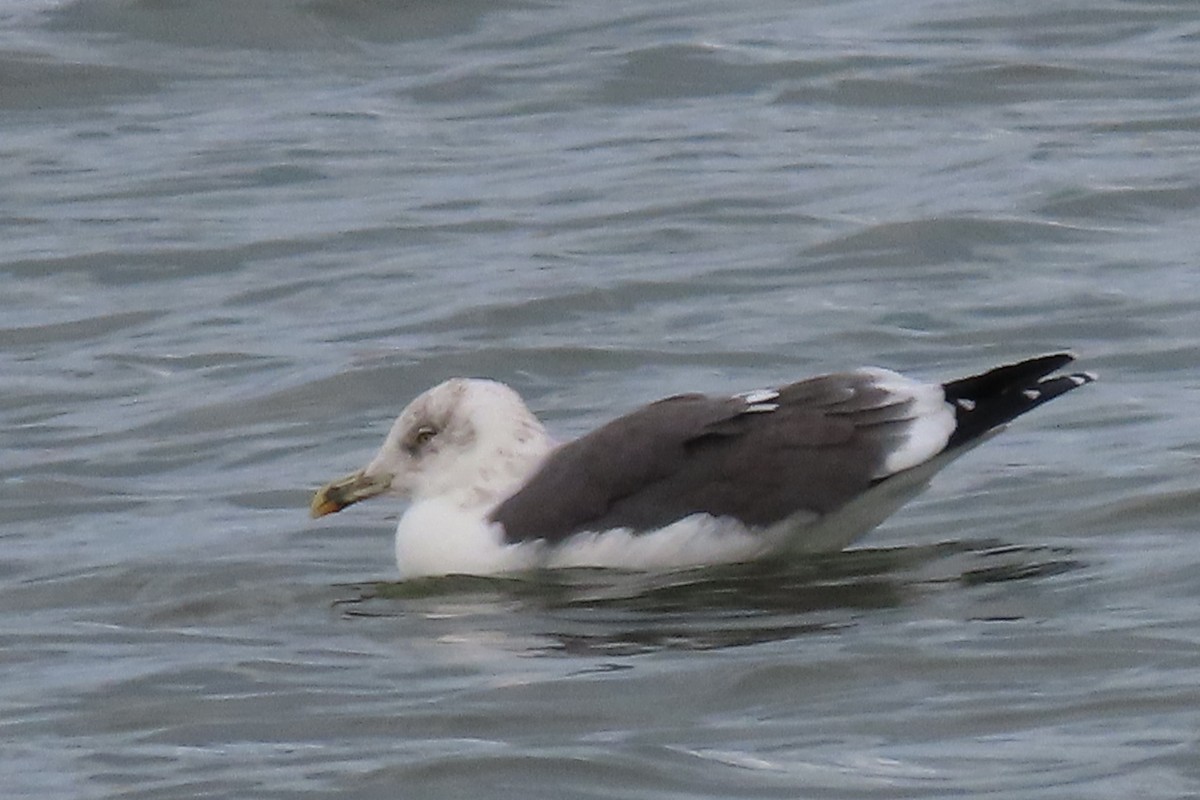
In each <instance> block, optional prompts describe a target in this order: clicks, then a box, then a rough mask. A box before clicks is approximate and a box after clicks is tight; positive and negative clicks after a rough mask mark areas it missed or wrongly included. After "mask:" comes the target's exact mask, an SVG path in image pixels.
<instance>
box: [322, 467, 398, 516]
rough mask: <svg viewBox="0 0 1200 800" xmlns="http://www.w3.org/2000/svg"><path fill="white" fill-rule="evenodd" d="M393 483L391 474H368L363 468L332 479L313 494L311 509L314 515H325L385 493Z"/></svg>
mask: <svg viewBox="0 0 1200 800" xmlns="http://www.w3.org/2000/svg"><path fill="white" fill-rule="evenodd" d="M391 485H392V476H391V475H366V474H364V473H363V471H362V470H359V471H358V472H355V473H354V474H353V475H347V476H346V477H344V478H338V479H337V480H336V481H330V482H329V483H327V484H325V485H324V486H322V487H321V488H320V489H318V490H317V493H316V494H314V495H313V499H312V504H311V505H310V506H309V511H310V512H311V513H312V515H313V517H314V518H315V517H323V516H325V515H326V514H332V513H334V512H335V511H341V510H342V509H343V508H345V507H346V506H348V505H351V504H353V503H357V502H358V501H359V500H366V499H367V498H368V497H374V496H375V495H377V494H383V493H384V492H386V491H387V490H388V489H389V488H390V487H391Z"/></svg>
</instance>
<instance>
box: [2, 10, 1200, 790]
mask: <svg viewBox="0 0 1200 800" xmlns="http://www.w3.org/2000/svg"><path fill="white" fill-rule="evenodd" d="M1198 36H1200V17H1198V16H1197V15H1196V13H1195V9H1194V7H1193V5H1192V4H1191V3H1186V2H1178V3H1172V2H1166V1H1165V0H1164V1H1163V2H1150V1H1149V0H1146V1H1145V2H1116V1H1115V0H1110V2H1102V3H1095V2H1089V3H1082V2H1068V1H1067V0H1061V1H1056V2H1052V3H1045V2H1037V3H1034V2H1017V3H1013V2H1005V3H1001V2H998V0H976V1H975V2H969V3H943V2H932V1H927V2H910V3H902V4H897V3H883V2H871V1H870V0H857V1H856V2H815V1H814V2H805V3H795V2H778V3H773V2H766V1H765V0H764V1H763V2H750V3H738V4H729V3H715V2H702V1H701V0H679V2H674V3H661V2H660V3H638V2H627V3H602V4H582V3H561V2H560V3H545V2H540V3H533V2H525V3H511V2H491V3H477V2H457V3H437V4H435V3H432V2H417V3H387V2H371V1H370V0H361V1H358V2H301V1H300V0H290V1H287V0H262V2H255V3H244V2H233V1H232V0H226V1H225V2H222V1H221V0H214V1H213V2H194V3H179V2H167V0H157V1H151V0H142V1H141V2H134V1H133V0H87V1H85V2H75V3H64V2H54V1H53V0H41V1H40V2H36V3H34V2H25V1H24V0H22V2H13V1H11V0H10V1H9V2H4V3H0V186H2V187H3V189H2V191H0V233H2V237H0V281H2V282H3V292H0V374H2V375H3V378H4V379H3V381H0V424H2V426H3V430H4V435H3V438H2V439H0V508H2V509H3V511H0V547H2V551H0V552H2V553H3V559H2V561H0V643H2V649H0V676H2V677H0V730H2V733H0V763H2V765H3V774H4V776H5V777H4V784H5V786H4V794H5V796H6V797H25V796H36V797H41V798H44V797H64V798H67V797H70V798H106V797H135V798H167V797H197V796H204V797H229V798H233V797H295V796H300V795H304V796H309V797H320V796H338V797H341V796H350V797H360V798H371V797H396V796H403V797H422V798H426V797H461V796H467V795H469V796H482V797H497V798H498V797H518V796H519V797H522V798H529V797H553V798H575V797H578V798H585V797H606V798H607V797H631V798H632V797H637V798H647V797H662V798H667V797H670V798H699V797H714V798H716V797H720V798H728V797H780V798H794V797H817V796H820V797H887V798H895V797H930V796H954V797H961V796H964V795H972V794H984V793H987V794H989V796H994V797H1012V798H1076V797H1088V798H1097V797H1112V798H1127V797H1133V796H1136V797H1146V798H1159V797H1161V798H1176V797H1184V796H1191V795H1195V794H1198V793H1200V742H1198V739H1200V735H1198V734H1197V731H1200V689H1198V688H1197V687H1198V686H1200V612H1197V608H1198V604H1197V599H1198V598H1200V578H1198V577H1197V576H1198V575H1200V546H1197V544H1196V542H1195V539H1194V537H1195V534H1196V532H1197V530H1196V529H1197V521H1198V520H1200V487H1198V485H1197V480H1196V476H1197V474H1198V470H1197V463H1198V460H1200V422H1197V417H1196V414H1195V407H1196V401H1197V397H1198V390H1200V374H1198V372H1197V353H1198V351H1197V344H1198V336H1197V330H1198V328H1197V319H1200V316H1198V312H1200V278H1198V277H1197V274H1198V273H1197V272H1196V268H1195V256H1196V244H1195V242H1196V235H1195V218H1196V215H1197V209H1198V207H1200V177H1198V176H1200V93H1198V92H1197V89H1196V81H1195V76H1196V74H1197V70H1198V68H1200V50H1197V48H1196V41H1197V37H1198ZM1064 347H1069V348H1072V349H1074V350H1076V351H1078V352H1079V353H1080V354H1081V356H1082V359H1081V361H1082V365H1083V366H1084V368H1088V369H1094V370H1097V371H1098V372H1100V373H1101V376H1102V381H1101V382H1100V383H1098V384H1095V385H1093V386H1089V387H1087V388H1086V389H1083V390H1080V391H1079V392H1075V393H1073V394H1072V395H1071V396H1070V397H1068V398H1064V399H1062V400H1060V401H1057V402H1056V403H1055V404H1053V405H1052V406H1049V407H1047V408H1045V409H1042V410H1040V411H1039V412H1038V413H1036V414H1034V415H1031V416H1030V417H1029V418H1026V419H1024V420H1022V421H1021V422H1019V423H1018V424H1016V425H1014V426H1013V427H1012V429H1011V430H1010V431H1009V432H1007V433H1006V434H1004V435H1003V436H1002V437H1000V438H998V439H996V440H994V441H992V442H990V443H988V444H987V445H986V446H985V447H983V448H980V449H979V450H977V451H976V452H974V453H972V454H971V455H970V456H968V457H967V458H965V459H963V460H962V461H961V462H959V464H960V466H961V468H960V469H956V470H955V471H953V472H951V473H947V474H945V475H943V476H941V477H940V478H939V479H938V481H937V482H936V483H935V486H934V488H933V490H932V491H931V492H930V493H929V494H927V495H926V496H925V497H924V498H922V499H920V500H918V501H917V502H915V503H913V504H912V505H910V506H909V507H908V508H907V509H906V510H905V511H904V512H902V513H901V514H900V515H898V516H897V517H895V518H894V519H893V520H892V521H891V522H889V523H888V524H887V525H885V526H884V527H883V528H881V529H880V530H878V531H877V532H875V533H874V534H873V535H872V536H871V537H869V538H868V539H866V540H865V541H864V542H863V543H862V546H861V547H859V548H858V549H856V550H854V551H851V552H848V553H844V554H838V555H834V556H830V557H825V558H820V559H813V560H810V561H806V562H803V563H795V564H786V565H775V566H754V567H738V568H724V569H719V570H707V571H705V570H701V571H698V572H689V573H682V574H677V575H668V576H646V575H614V574H605V573H596V572H588V571H584V572H578V573H576V572H568V573H563V574H557V575H540V576H523V577H518V578H511V579H496V580H477V579H471V580H467V579H446V580H440V581H425V582H416V583H413V584H404V585H397V584H394V583H391V582H390V580H391V578H392V577H393V571H392V570H393V565H392V563H391V560H390V559H391V557H390V539H389V536H390V532H391V529H392V527H393V526H394V522H395V519H396V515H397V514H398V512H399V510H400V509H399V508H398V507H396V506H389V505H388V504H387V503H383V502H380V503H378V504H365V505H363V506H361V507H356V508H355V509H353V510H351V511H347V512H345V513H344V514H342V515H338V517H334V518H332V519H331V520H323V521H320V522H315V523H314V522H311V521H309V520H308V519H307V518H306V506H307V502H308V497H309V493H310V492H311V490H312V489H313V488H314V487H315V486H316V485H318V484H320V483H322V482H323V481H325V480H327V479H328V478H330V477H333V476H335V475H338V474H342V473H343V472H344V471H346V470H348V469H351V468H354V467H357V466H359V465H361V464H362V463H363V462H364V460H365V459H366V458H367V457H368V455H369V454H370V453H371V452H372V450H373V449H374V447H375V446H376V445H377V444H378V441H379V440H380V439H381V437H382V435H383V433H384V432H385V430H386V428H387V426H388V424H389V422H390V420H391V418H392V417H393V416H394V414H395V413H396V411H397V410H398V409H399V408H400V407H401V406H402V405H403V404H404V403H405V402H406V401H407V400H408V399H409V398H410V397H411V396H412V395H414V394H415V393H417V392H418V391H420V390H422V389H424V388H425V387H427V386H428V385H430V384H431V383H433V382H435V381H437V380H439V379H441V378H444V377H448V376H450V375H456V374H473V375H489V376H493V377H497V378H500V379H502V380H505V381H507V382H509V383H511V384H513V385H514V386H515V387H517V388H518V389H519V390H520V391H521V392H522V393H523V394H525V395H526V397H527V398H528V399H529V402H530V404H531V405H532V407H533V408H534V409H535V410H537V411H538V412H539V413H541V414H542V415H543V417H544V418H545V419H546V420H547V421H548V423H549V424H550V425H551V427H552V428H553V429H554V430H555V431H556V432H557V433H559V434H561V435H564V436H566V435H572V434H577V433H580V432H583V431H586V430H588V429H589V428H591V427H592V426H594V425H596V424H598V423H600V422H602V421H603V420H605V419H606V418H608V417H610V416H612V415H614V414H617V413H620V412H622V411H624V410H628V409H629V408H631V407H633V406H636V405H637V404H640V403H642V402H646V401H649V400H652V399H655V398H657V397H661V396H663V395H666V394H669V393H672V392H677V391H683V390H697V389H700V390H709V391H727V390H741V389H747V388H753V387H756V386H761V385H764V384H771V383H774V382H777V381H779V380H783V379H787V378H792V377H799V376H802V375H806V374H811V373H814V372H819V371H822V370H826V369H837V368H842V367H847V366H855V365H859V364H863V363H871V364H879V365H884V366H889V367H893V368H897V369H901V370H905V371H909V372H912V373H914V374H918V375H924V376H926V377H930V378H942V377H954V376H957V375H958V374H960V373H964V374H965V373H966V372H968V371H971V370H975V369H981V368H984V367H988V366H991V365H992V364H994V363H999V362H1001V361H1004V360H1007V359H1012V358H1016V357H1020V356H1025V355H1028V354H1033V353H1037V352H1042V351H1048V350H1052V349H1057V348H1064Z"/></svg>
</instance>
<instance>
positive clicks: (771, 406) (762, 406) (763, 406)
mask: <svg viewBox="0 0 1200 800" xmlns="http://www.w3.org/2000/svg"><path fill="white" fill-rule="evenodd" d="M777 408H779V403H751V404H750V405H748V406H746V411H745V413H747V414H750V413H761V412H763V411H774V410H775V409H777Z"/></svg>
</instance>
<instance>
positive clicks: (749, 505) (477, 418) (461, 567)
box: [311, 353, 1095, 578]
mask: <svg viewBox="0 0 1200 800" xmlns="http://www.w3.org/2000/svg"><path fill="white" fill-rule="evenodd" d="M1073 360H1074V357H1073V356H1072V355H1070V354H1068V353H1055V354H1051V355H1043V356H1038V357H1036V358H1030V359H1027V360H1024V361H1020V362H1017V363H1013V364H1007V365H1005V366H1000V367H996V368H995V369H991V370H988V371H987V372H983V373H981V374H978V375H972V376H970V377H966V378H961V379H958V380H952V381H948V382H946V383H927V382H923V381H918V380H914V379H912V378H908V377H905V376H903V375H901V374H899V373H897V372H893V371H891V370H888V369H881V368H878V367H864V368H860V369H854V370H850V371H846V372H839V373H833V374H828V375H820V376H817V377H812V378H808V379H805V380H801V381H797V382H795V383H789V384H786V385H783V386H779V387H777V388H771V389H758V390H754V391H749V392H743V393H740V394H732V395H724V396H709V395H703V394H682V395H676V396H673V397H668V398H665V399H663V400H659V401H657V402H654V403H651V404H649V405H646V406H643V407H641V408H638V409H636V410H634V411H632V412H630V413H628V414H625V415H624V416H621V417H618V418H617V419H615V420H613V421H611V422H609V423H607V424H606V425H603V426H602V427H600V428H597V429H596V430H594V431H592V432H591V433H588V434H586V435H584V436H582V437H580V438H578V439H575V440H573V441H569V442H566V443H561V444H560V443H557V442H555V440H554V439H552V438H551V436H550V434H549V433H548V432H547V431H546V428H545V427H544V426H543V425H542V424H541V423H540V422H539V421H538V419H537V417H535V416H534V415H533V413H532V412H531V411H530V410H529V408H528V407H527V406H526V405H525V403H524V401H522V399H521V397H520V396H519V395H518V394H517V393H516V392H515V391H514V390H512V389H511V388H509V387H508V386H506V385H504V384H502V383H498V382H496V381H492V380H484V379H478V378H453V379H451V380H448V381H445V382H444V383H441V384H439V385H437V386H435V387H433V388H432V389H429V390H427V391H425V392H424V393H422V394H421V395H419V396H417V397H416V398H415V399H414V400H413V401H412V402H411V403H409V404H408V406H407V407H406V408H405V409H404V410H403V411H402V412H401V413H400V416H399V417H398V418H397V419H396V421H395V423H394V424H393V425H392V427H391V430H390V431H389V433H388V435H387V438H386V439H385V440H384V443H383V446H382V447H381V448H380V449H379V451H378V453H376V455H375V457H374V458H372V459H371V461H370V462H369V463H368V464H367V465H366V466H365V467H364V468H363V469H361V470H359V471H357V472H355V473H353V474H351V475H347V476H346V477H344V478H340V479H338V480H335V481H332V482H330V483H328V484H326V485H325V486H323V487H322V488H321V489H319V490H318V491H317V492H316V494H315V495H314V496H313V500H312V505H311V512H312V516H314V517H320V516H324V515H326V514H330V513H333V512H335V511H340V510H342V509H343V508H345V507H346V506H349V505H351V504H353V503H357V502H359V501H361V500H365V499H367V498H370V497H375V496H379V495H391V496H395V497H399V498H405V499H407V500H409V501H410V505H409V506H408V509H407V510H406V511H405V513H404V514H403V516H402V517H401V518H400V522H399V525H398V526H397V528H396V537H395V554H396V563H397V566H398V567H399V570H400V575H401V577H402V578H416V577H423V576H435V575H448V574H471V575H491V574H497V573H509V572H519V571H524V570H530V569H537V568H559V567H613V568H621V569H632V570H671V569H680V568H687V567H695V566H701V565H706V564H718V563H732V562H741V561H751V560H756V559H762V558H768V557H787V556H795V555H796V554H803V553H819V552H831V551H837V550H840V549H842V548H844V547H846V546H847V545H849V544H851V543H852V542H854V541H855V540H857V539H859V538H860V537H862V536H863V535H865V534H866V533H867V532H869V531H870V530H872V529H873V528H875V527H876V526H877V525H879V523H881V522H882V521H883V520H884V519H886V518H887V517H888V516H890V515H891V514H892V513H894V512H895V511H896V510H897V509H898V508H900V506H901V505H903V504H904V503H905V502H907V501H908V500H909V499H911V498H912V497H914V496H916V495H917V494H918V493H920V492H921V491H922V490H923V489H924V488H925V487H926V486H927V485H928V483H929V480H930V478H932V476H933V475H934V474H935V473H936V472H938V471H940V470H942V469H943V468H945V467H946V466H948V465H949V464H950V463H952V462H953V461H955V459H957V458H958V457H959V456H961V455H962V454H964V453H966V452H967V451H969V450H970V449H972V448H973V447H975V446H976V445H978V444H980V443H982V442H983V441H986V440H987V439H988V438H990V437H991V436H993V435H995V434H996V433H997V432H999V431H1000V430H1001V429H1002V428H1004V427H1005V426H1006V425H1007V424H1008V423H1009V422H1011V421H1012V420H1013V419H1015V418H1017V417H1019V416H1021V415H1022V414H1024V413H1026V412H1028V411H1030V410H1032V409H1034V408H1037V407H1038V406H1040V405H1042V404H1043V403H1046V402H1048V401H1050V400H1053V399H1054V398H1056V397H1059V396H1060V395H1062V394H1065V393H1066V392H1069V391H1071V390H1072V389H1075V388H1077V387H1079V386H1082V385H1084V384H1086V383H1089V382H1091V381H1093V380H1095V376H1094V375H1093V374H1092V373H1088V372H1075V373H1069V374H1060V375H1055V374H1053V373H1056V372H1057V371H1059V370H1061V369H1062V368H1063V367H1065V366H1066V365H1067V364H1069V363H1070V362H1071V361H1073Z"/></svg>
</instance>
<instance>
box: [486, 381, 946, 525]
mask: <svg viewBox="0 0 1200 800" xmlns="http://www.w3.org/2000/svg"><path fill="white" fill-rule="evenodd" d="M880 374H881V372H880V371H862V372H851V373H845V374H837V375H826V376H822V377H818V378H812V379H809V380H805V381H801V382H799V383H793V384H790V385H788V386H785V387H782V388H781V389H778V390H772V391H762V392H752V393H748V394H745V395H738V396H734V397H723V398H722V397H717V398H713V397H706V396H703V395H680V396H677V397H671V398H667V399H666V400H661V401H659V402H657V403H653V404H651V405H649V406H645V407H644V408H641V409H639V410H637V411H634V412H633V413H631V414H628V415H626V416H624V417H621V418H619V419H616V420H614V421H612V422H610V423H608V424H607V425H605V426H603V427H601V428H599V429H597V430H595V431H593V432H592V433H590V434H588V435H586V436H583V437H582V438H580V439H576V440H575V441H573V442H570V443H568V444H566V445H563V446H562V447H560V448H559V449H557V450H556V451H554V452H553V453H552V454H551V455H550V456H549V457H548V458H547V460H546V461H545V462H544V463H543V464H542V466H541V468H540V469H539V470H538V472H537V473H535V474H534V476H533V477H532V478H531V479H530V480H529V481H528V482H527V483H526V485H525V486H524V487H522V488H521V489H520V490H519V491H518V492H516V493H515V494H514V495H513V496H511V497H510V498H508V499H507V500H506V501H504V502H503V503H501V504H500V506H498V507H497V508H496V510H495V511H494V512H493V513H492V515H491V518H492V520H493V521H496V522H499V523H501V524H502V525H503V526H504V531H505V536H506V538H507V539H508V540H509V541H527V540H532V539H545V540H548V541H551V542H556V541H560V540H562V539H564V538H566V537H568V536H570V535H571V534H573V533H577V532H580V531H601V530H608V529H611V528H618V527H620V528H628V529H631V530H633V531H635V532H637V531H647V530H653V529H656V528H660V527H662V526H664V525H667V524H670V523H671V522H675V521H677V520H680V519H683V518H684V517H687V516H690V515H692V514H695V513H701V512H702V513H708V514H711V515H714V516H718V517H730V518H733V519H737V520H739V521H741V522H743V523H744V524H746V525H749V526H765V525H770V524H771V523H774V522H778V521H780V520H782V519H785V518H787V517H789V516H791V515H792V514H794V513H796V512H799V511H809V512H813V513H816V514H824V513H827V512H829V511H832V510H834V509H836V508H839V507H840V506H842V505H844V504H845V503H846V502H848V501H849V500H851V499H852V498H853V497H854V496H856V495H857V494H859V493H860V492H862V491H864V490H865V489H867V488H868V487H869V486H870V485H871V484H872V483H873V482H874V481H875V480H877V479H878V478H880V477H883V476H885V475H887V474H889V472H890V471H894V470H890V469H888V468H887V467H886V464H887V462H888V458H889V456H892V455H894V454H895V453H896V452H897V451H899V450H901V449H903V448H904V447H905V446H906V442H908V441H909V439H910V438H911V433H912V431H913V428H914V426H913V423H914V421H915V420H916V419H918V418H919V417H920V415H921V414H922V413H924V412H923V411H922V410H921V409H920V404H919V403H918V402H917V401H916V399H915V398H914V397H913V396H912V395H911V394H909V393H906V392H905V391H901V390H897V388H896V386H894V385H893V386H891V387H890V388H889V387H888V386H887V385H886V381H881V379H880ZM886 375H887V376H893V377H894V378H896V379H900V380H901V381H906V380H907V379H903V378H901V376H899V375H896V374H895V373H886ZM881 384H882V385H881ZM906 385H908V384H906ZM911 385H912V386H917V385H918V384H915V383H911ZM920 386H921V387H922V388H923V389H928V390H932V391H934V392H940V389H939V387H936V386H925V385H920ZM901 389H903V387H901ZM937 398H938V402H939V403H940V394H938V396H937ZM951 418H952V417H951ZM944 446H945V439H944V438H943V439H942V440H941V442H940V443H938V444H936V446H935V447H934V448H933V450H934V451H937V450H940V449H942V448H943V447H944ZM930 455H932V453H930ZM922 460H923V459H922Z"/></svg>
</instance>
